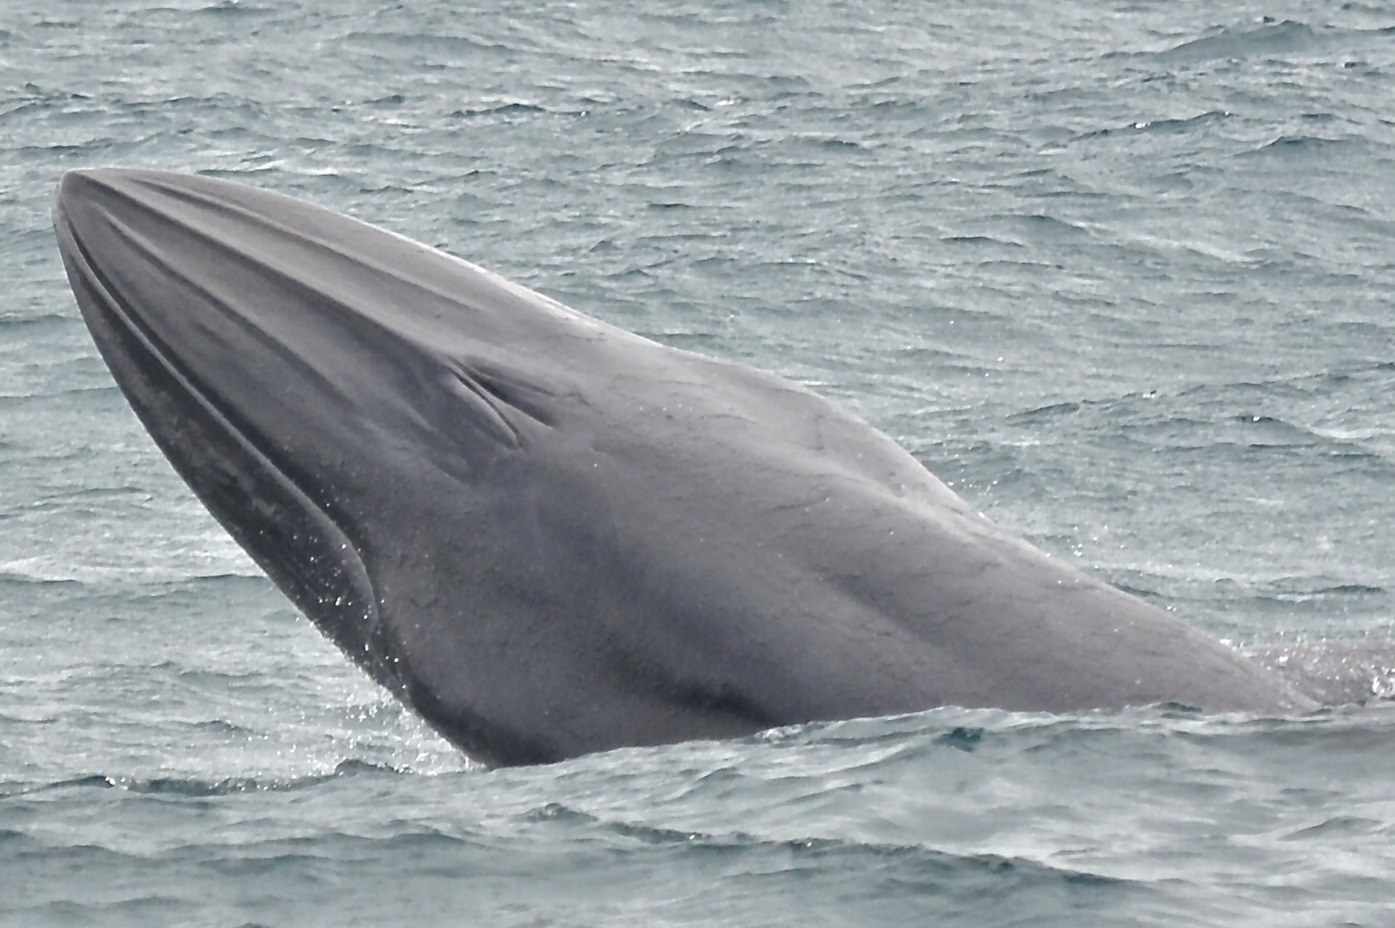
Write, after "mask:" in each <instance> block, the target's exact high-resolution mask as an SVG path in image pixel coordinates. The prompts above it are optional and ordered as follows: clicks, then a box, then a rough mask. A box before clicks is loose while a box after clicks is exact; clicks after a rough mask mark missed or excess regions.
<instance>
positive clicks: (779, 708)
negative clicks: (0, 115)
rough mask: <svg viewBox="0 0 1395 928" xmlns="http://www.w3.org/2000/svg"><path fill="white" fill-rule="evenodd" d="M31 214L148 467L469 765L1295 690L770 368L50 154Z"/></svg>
mask: <svg viewBox="0 0 1395 928" xmlns="http://www.w3.org/2000/svg"><path fill="white" fill-rule="evenodd" d="M53 222H54V228H55V232H56V238H57V243H58V247H59V250H60V252H61V254H62V259H63V264H64V267H65V269H66V273H67V278H68V282H69V284H70V286H71V289H72V292H73V294H74V296H75V298H76V302H77V306H78V308H79V310H80V311H81V314H82V317H83V319H84V321H85V322H86V325H87V327H88V329H89V330H90V332H91V335H92V338H93V340H94V341H95V343H96V347H97V349H98V351H99V352H100V354H101V356H102V358H103V359H104V361H105V362H106V364H107V366H108V367H109V368H110V371H111V374H112V376H113V378H114V380H115V382H116V384H117V385H118V386H119V387H120V389H121V391H122V392H123V393H124V395H125V396H126V398H127V399H128V401H129V403H130V405H131V407H132V408H133V409H134V411H135V413H136V415H137V417H138V418H139V420H140V421H141V423H142V424H143V425H144V427H145V429H146V430H147V431H148V432H149V433H150V435H151V437H152V438H153V439H154V441H155V443H156V444H157V445H158V446H159V448H160V449H161V450H162V451H163V453H164V455H165V456H166V457H167V458H168V460H169V462H170V464H171V465H172V466H173V468H174V470H175V471H176V472H177V473H178V474H179V475H180V476H181V477H182V478H183V480H184V481H185V482H186V483H187V484H188V486H189V487H190V488H191V489H192V491H193V493H194V494H195V495H196V496H197V497H198V499H199V500H200V501H202V503H203V504H204V506H206V507H207V509H208V511H209V512H210V513H211V514H212V515H213V517H214V518H215V519H216V520H217V521H218V522H219V523H220V524H221V525H222V526H223V527H224V529H226V530H227V531H228V532H229V533H230V534H231V536H232V537H233V538H234V539H235V540H236V541H237V543H238V544H239V545H241V547H242V548H244V549H245V550H246V551H247V553H248V554H249V555H250V556H251V558H252V559H253V560H254V561H255V562H256V564H257V565H258V566H259V567H260V568H261V569H262V570H263V571H265V573H266V575H267V576H268V577H269V578H270V580H271V581H272V582H273V583H274V584H275V585H276V586H277V587H278V588H279V589H280V590H281V591H283V592H284V594H285V595H286V596H287V597H288V598H289V600H290V601H291V602H292V603H293V604H294V606H295V607H296V609H297V610H298V611H300V612H301V613H303V614H304V615H305V616H306V617H308V618H309V619H310V621H311V622H313V623H314V625H315V626H316V627H317V628H319V630H320V631H321V632H323V633H324V635H326V636H327V637H328V638H329V639H331V640H332V641H333V642H334V643H335V644H336V645H338V647H339V648H341V649H342V650H343V651H344V652H345V654H347V655H348V657H349V658H351V659H352V660H353V661H354V662H355V663H356V664H358V665H359V666H360V667H361V668H362V669H363V670H365V671H366V672H367V673H368V674H369V675H370V676H371V677H372V678H373V679H374V680H376V681H377V682H378V683H379V684H380V685H381V686H383V687H385V688H386V689H387V690H388V691H390V692H391V693H392V694H394V695H395V696H396V697H397V698H398V699H400V700H401V701H402V702H403V703H404V704H405V705H406V706H408V707H409V708H410V709H411V710H412V711H413V712H415V713H416V714H418V715H419V716H420V717H421V718H422V719H424V720H425V721H426V722H427V723H428V724H429V725H430V726H431V727H432V728H434V729H435V730H436V731H438V732H440V733H441V734H442V735H443V736H444V737H445V738H446V739H448V740H449V741H450V742H452V743H453V744H455V745H457V746H458V747H459V748H460V749H461V750H462V751H464V752H465V753H466V754H468V755H469V756H471V757H472V758H474V759H476V760H478V761H481V762H483V763H485V764H488V765H518V764H538V763H551V762H555V761H560V760H564V759H567V758H571V757H576V756H578V755H583V754H587V753H590V752H596V751H604V750H610V749H614V748H620V747H627V746H641V745H658V744H666V743H673V742H679V741H688V740H694V739H722V738H732V737H743V736H749V735H751V734H753V733H757V732H760V731H763V730H766V729H771V728H776V727H780V726H787V725H798V724H803V723H808V722H817V721H830V720H841V719H851V718H862V717H878V716H888V715H897V714H903V713H910V712H919V711H922V710H927V709H931V708H935V707H943V706H963V707H994V708H1000V709H1004V710H1012V711H1027V712H1045V713H1059V714H1071V713H1081V712H1091V711H1096V710H1117V709H1122V708H1124V707H1130V706H1148V705H1156V704H1171V705H1179V706H1185V707H1190V708H1194V709H1197V710H1200V711H1204V712H1220V713H1244V714H1251V715H1260V716H1276V715H1290V714H1293V713H1302V712H1306V711H1309V710H1311V709H1312V708H1314V706H1315V702H1314V701H1313V700H1312V699H1310V698H1309V697H1308V696H1305V695H1302V694H1300V693H1299V692H1298V691H1297V690H1295V689H1294V688H1293V687H1292V686H1290V684H1289V683H1288V682H1286V681H1285V680H1284V679H1282V678H1281V677H1280V676H1279V675H1277V674H1275V673H1273V672H1271V671H1270V670H1268V669H1266V668H1264V667H1262V666H1260V665H1259V664H1257V663H1255V662H1253V661H1251V660H1250V659H1249V658H1247V657H1246V656H1244V655H1243V654H1241V653H1239V652H1237V651H1236V650H1234V649H1232V648H1231V647H1229V646H1227V645H1226V644H1224V643H1222V642H1220V641H1219V640H1217V639H1215V638H1213V637H1211V636H1210V635H1207V634H1205V633H1204V632H1202V631H1200V630H1198V629H1196V628H1194V627H1192V626H1191V625H1189V624H1187V623H1186V622H1184V621H1182V620H1181V619H1179V618H1178V617H1176V616H1174V615H1172V614H1170V613H1169V612H1167V611H1164V610H1163V609H1161V608H1158V607H1156V606H1154V605H1151V604H1149V603H1146V602H1144V601H1142V600H1140V599H1138V598H1136V597H1134V596H1131V595H1128V594H1126V593H1124V592H1121V591H1120V590H1117V589H1115V588H1113V587H1110V586H1109V585H1107V584H1105V583H1103V582H1101V581H1100V580H1098V579H1095V578H1093V577H1090V576H1088V575H1086V574H1085V573H1083V572H1081V571H1079V570H1077V569H1075V568H1073V567H1072V566H1070V565H1068V564H1066V563H1064V562H1063V561H1062V560H1061V559H1059V558H1056V557H1052V556H1049V555H1048V554H1046V553H1044V552H1042V551H1040V550H1038V549H1037V548H1035V547H1033V546H1031V545H1030V544H1028V543H1027V542H1025V541H1023V540H1021V539H1019V538H1017V537H1014V536H1013V535H1012V534H1011V533H1009V532H1006V531H1004V530H1002V529H1000V528H999V527H998V526H997V525H995V524H994V523H993V522H992V521H990V520H989V519H988V518H986V517H985V516H984V515H982V514H980V513H979V512H978V511H976V510H975V508H974V507H972V506H970V505H969V504H968V503H966V502H965V501H964V500H963V499H961V498H960V497H959V496H957V495H956V494H955V493H954V492H953V491H951V490H950V489H949V488H948V487H947V486H946V485H945V484H943V483H942V482H940V481H939V480H937V479H936V478H935V477H934V476H933V475H932V474H931V473H930V472H929V471H928V470H927V469H926V468H925V467H924V466H923V465H922V464H921V463H920V462H919V461H918V460H916V459H915V458H914V457H912V456H911V455H910V454H909V453H908V452H906V451H905V450H903V449H902V448H901V447H899V446H898V445H897V444H896V443H895V442H893V441H892V440H891V439H890V438H888V437H887V436H885V435H883V434H882V433H880V432H879V431H877V430H876V429H874V428H873V427H872V426H870V425H868V424H867V423H866V422H864V421H862V420H860V419H859V418H857V417H856V416H854V415H852V414H850V413H849V412H847V411H845V410H843V409H841V408H840V407H838V406H837V405H835V404H833V403H831V402H829V401H828V400H826V399H823V398H821V397H819V396H818V395H816V394H815V393H813V392H811V391H810V390H809V389H806V388H805V387H803V386H800V385H797V384H795V383H793V382H791V381H789V380H786V379H783V378H781V377H778V376H775V375H773V374H770V373H764V372H761V371H757V370H754V369H751V368H749V367H746V366H742V365H738V364H734V363H730V362H727V361H724V360H720V359H714V358H709V357H703V356H701V355H698V354H694V353H690V352H687V351H682V350H677V349H675V348H672V347H667V346H664V345H661V344H658V343H656V342H654V341H651V340H648V339H646V338H643V337H640V336H638V335H635V334H632V333H630V332H627V331H624V330H621V329H619V328H616V327H613V326H611V325H607V324H605V323H603V322H601V321H598V320H597V319H594V318H591V317H589V316H587V315H584V314H582V313H579V312H576V311H574V310H572V309H569V308H567V307H566V306H563V305H562V304H560V303H558V302H557V301H555V300H553V299H550V298H548V297H546V296H543V295H540V294H538V293H536V292H534V291H532V290H529V289H527V288H525V287H523V286H520V285H519V284H516V283H513V282H510V281H508V280H506V279H504V278H502V277H500V276H497V275H495V274H493V273H491V272H489V271H487V270H484V269H482V268H480V267H478V266H476V265H474V264H471V263H469V262H467V261H465V260H463V259H461V258H459V257H455V256H452V255H450V254H447V253H445V252H443V251H440V250H437V249H435V248H431V247H428V246H426V245H423V244H420V243H417V242H414V241H411V240H409V239H407V238H405V237H402V236H400V235H397V234H394V233H392V232H389V231H386V230H383V229H379V228H376V227H374V226H371V225H368V224H366V223H363V222H360V221H358V220H356V219H353V218H350V217H348V216H345V215H342V214H339V213H337V212H334V211H331V210H329V209H325V208H322V207H319V206H316V205H313V204H310V203H307V202H304V201H301V200H298V199H293V198H290V197H287V196H284V195H282V194H279V193H275V192H271V191H268V190H264V189H258V188H255V187H252V186H247V185H243V184H240V183H236V182H233V181H229V180H224V179H217V178H213V177H208V176H202V175H197V174H181V173H171V172H161V171H149V170H137V169H124V168H92V169H84V170H74V171H70V172H68V173H67V174H65V175H64V176H63V177H62V178H61V180H60V182H59V184H58V189H57V191H56V194H55V198H54V204H53Z"/></svg>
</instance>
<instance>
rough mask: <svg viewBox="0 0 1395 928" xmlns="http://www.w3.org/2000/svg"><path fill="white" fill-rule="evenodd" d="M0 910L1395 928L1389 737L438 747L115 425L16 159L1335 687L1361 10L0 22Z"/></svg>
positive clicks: (1368, 625) (573, 13)
mask: <svg viewBox="0 0 1395 928" xmlns="http://www.w3.org/2000/svg"><path fill="white" fill-rule="evenodd" d="M0 88H3V93H0V280H3V282H4V287H3V290H0V925H3V926H10V925H14V926H39V928H43V926H59V925H63V926H67V925H89V924H100V925H133V926H163V925H199V926H245V925H261V926H301V925H334V926H344V925H385V924H388V925H392V924H412V925H460V924H465V925H469V924H486V923H487V924H492V925H517V926H543V925H565V926H573V925H587V926H590V925H597V926H601V925H646V926H649V925H742V926H766V925H772V926H773V925H781V926H784V925H829V926H834V925H858V926H862V925H882V924H885V925H908V924H930V925H964V926H983V925H994V926H998V925H1033V926H1037V925H1070V926H1078V925H1156V926H1187V925H1197V926H1202V925H1205V926H1211V925H1275V926H1280V925H1293V926H1314V925H1367V926H1386V925H1390V924H1395V849H1393V848H1395V764H1392V762H1391V761H1392V757H1395V711H1392V709H1391V708H1389V707H1388V706H1384V705H1381V704H1380V701H1379V700H1375V701H1374V702H1373V704H1371V705H1367V706H1364V707H1351V708H1343V709H1338V710H1330V711H1326V712H1323V713H1320V714H1318V715H1316V716H1311V717H1304V718H1292V719H1257V718H1244V717H1209V716H1203V715H1197V714H1194V713H1189V712H1184V711H1180V710H1175V709H1168V708H1156V709H1147V710H1133V711H1128V712H1124V713H1102V714H1092V715H1086V716H1082V717H1076V718H1060V717H1052V716H1045V715H1028V714H1011V713H1004V712H996V711H965V710H960V709H943V710H938V711H932V712H927V713H923V714H919V715H914V716H908V717H902V718H894V719H878V720H863V721H856V722H845V723H838V724H823V725H811V726H806V727H803V728H799V729H790V730H780V731H776V732H771V733H767V734H764V735H761V736H757V737H753V738H749V739H745V740H739V741H731V742H721V743H701V742H699V743H689V744H682V745H675V746H670V747H664V748H655V749H642V750H626V751H617V752H612V753H608V754H602V755H595V756H590V757H585V758H581V759H578V760H575V761H572V762H569V763H564V764H559V765H555V766H548V767H536V768H520V769H511V770H496V771H490V770H486V769H484V768H482V767H479V766H475V765H472V764H471V763H470V762H469V761H468V760H467V759H466V758H464V757H462V756H461V755H460V754H458V753H457V752H456V751H455V750H453V749H452V748H451V747H450V746H449V745H447V744H446V743H444V742H443V741H441V740H440V739H439V738H437V737H436V736H434V735H433V734H432V733H431V732H430V731H429V730H428V729H426V728H425V727H424V726H423V725H422V724H421V723H419V722H418V721H416V720H415V719H414V718H413V717H412V716H410V715H409V714H407V713H405V712H404V711H403V710H402V709H400V708H399V707H398V706H397V705H396V704H395V703H393V702H392V701H391V700H390V699H389V698H388V697H386V696H385V695H384V694H383V693H382V692H380V691H379V690H378V689H376V688H375V687H374V686H373V685H372V684H371V683H370V682H369V681H368V680H367V678H366V677H364V676H363V675H362V674H360V673H359V672H358V671H357V670H355V669H354V668H353V667H351V666H350V665H349V663H348V662H347V661H345V660H344V659H343V658H342V657H341V656H340V655H339V653H338V652H337V651H336V650H335V649H334V648H333V647H332V646H331V645H330V644H329V643H328V642H326V641H324V640H322V639H321V638H320V637H319V635H318V634H317V633H316V632H315V631H314V629H313V628H312V627H311V626H310V625H309V623H308V622H307V621H305V620H304V619H302V618H300V617H298V616H297V615H296V614H295V612H294V611H293V610H292V609H291V608H290V606H289V605H288V604H287V602H286V601H285V600H284V599H283V598H282V597H281V596H280V595H279V594H278V593H277V592H276V591H275V590H274V588H272V587H271V585H270V584H269V582H268V581H267V580H265V579H264V578H263V577H262V576H261V574H260V573H259V572H258V571H257V569H256V568H255V567H254V566H253V565H252V563H251V562H250V561H249V560H248V559H247V558H246V557H245V556H244V555H243V554H242V553H241V552H240V550H239V549H238V548H237V547H236V546H235V545H234V544H233V543H232V542H231V541H230V540H229V539H228V538H227V537H226V536H225V535H224V534H223V532H222V531H221V530H220V529H219V528H218V527H217V526H216V525H215V524H214V523H213V521H212V519H211V518H210V517H208V516H207V514H205V513H204V511H203V510H202V508H201V507H200V506H199V504H198V503H197V502H196V501H195V500H194V499H193V498H192V497H191V495H190V494H189V493H188V492H187V491H186V490H185V489H184V487H183V485H182V484H181V483H180V481H179V480H178V478H177V477H176V476H175V475H174V473H173V472H172V470H171V469H170V468H169V467H168V465H167V464H166V463H165V462H164V460H163V458H162V457H161V456H160V454H159V452H158V451H157V450H156V449H155V447H154V445H153V444H152V443H151V442H150V441H149V439H148V438H147V437H146V436H145V434H144V432H143V431H142V430H141V428H140V426H139V425H138V423H137V422H136V420H135V418H134V416H133V415H132V414H131V412H130V411H129V409H128V407H127V406H126V404H125V402H124V400H123V399H122V397H121V395H120V394H119V392H118V390H117V389H116V387H115V386H114V384H113V382H112V380H111V378H110V376H109V375H108V373H107V371H106V369H105V367H104V366H103V364H102V363H101V361H100V359H99V358H98V356H97V352H96V350H95V348H94V347H93V345H92V344H91V341H90V339H89V338H88V336H87V334H86V331H85V329H84V328H83V326H82V323H81V321H80V319H79V316H78V313H77V310H76V308H75V306H74V304H73V302H72V298H71V296H70V294H69V292H68V289H67V285H66V283H65V281H64V278H63V273H62V269H61V266H60V263H59V260H58V255H57V251H56V248H55V247H54V243H53V240H52V234H51V232H50V228H49V219H48V210H49V203H50V195H51V191H52V188H53V186H54V184H55V183H56V182H57V180H58V177H59V176H60V174H61V173H62V171H64V170H66V169H68V168H74V167H82V166H92V165H97V164H121V165H128V166H148V167H157V168H168V169H178V170H187V171H202V172H207V173H211V174H215V175H218V176H224V177H231V178H235V179H239V180H242V181H244V182H248V183H253V184H258V185H261V186H265V187H269V188H272V189H276V190H281V191H284V192H287V193H292V194H295V195H299V196H303V197H306V198H309V199H312V200H315V201H316V202H319V203H322V204H325V205H328V206H331V207H334V208H336V209H339V210H342V211H345V212H348V213H351V214H353V215H356V216H358V217H360V218H363V219H366V220H369V221H371V222H375V223H378V224H380V225H383V226H386V227H388V228H390V229H392V230H394V231H397V232H400V233H403V234H405V235H408V236H411V237H414V238H418V239H422V240H424V241H427V242H430V243H432V244H436V245H440V246H442V247H444V248H446V249H447V250H450V251H452V252H454V253H457V254H459V255H461V256H463V257H466V258H469V259H470V260H473V261H475V262H477V263H480V264H483V265H485V266H487V267H490V268H492V269H494V270H497V271H499V272H501V273H503V274H505V275H506V276H509V277H511V278H513V279H516V280H518V281H520V282H522V283H525V284H526V285H528V286H531V287H533V288H535V289H539V290H541V291H543V292H545V293H548V294H550V295H552V296H555V297H557V298H558V299H560V300H562V301H563V302H565V303H568V304H569V305H572V306H574V307H576V308H578V309H581V310H583V311H586V312H588V313H591V314H594V315H596V316H598V317H600V318H602V319H605V320H607V321H609V322H611V323H614V324H617V325H620V326H622V327H625V328H628V329H631V330H634V331H637V332H640V333H642V334H644V335H647V336H649V337H652V338H655V339H658V340H660V341H662V342H665V343H668V344H672V345H677V346H681V347H684V348H689V349H693V350H697V351H701V352H705V353H708V354H712V355H716V356H719V357H724V358H728V359H733V360H737V361H742V362H745V363H748V364H752V365H755V366H757V367H760V368H763V369H767V370H773V371H776V372H779V373H781V374H783V375H785V376H788V377H791V378H793V379H795V380H798V381H800V382H803V383H806V384H808V385H810V386H812V387H813V388H815V389H817V390H818V391H820V392H822V393H824V394H825V395H828V396H830V397H832V398H834V399H836V400H837V401H839V402H841V403H843V404H845V405H846V406H848V407H850V408H852V409H853V410H855V411H856V412H857V413H858V414H860V415H861V416H863V417H864V418H866V419H867V420H869V421H871V422H872V423H874V424H875V425H877V426H878V427H879V428H881V429H883V430H884V431H886V432H887V433H888V434H890V435H892V436H893V437H894V438H896V439H897V440H898V441H899V442H901V443H902V444H903V445H904V446H906V447H907V448H908V449H910V450H911V451H912V452H913V453H914V454H915V455H916V456H917V457H918V458H920V459H921V460H922V461H923V462H924V463H925V464H926V465H927V466H928V467H929V468H930V469H931V470H933V471H934V472H935V473H937V474H938V475H940V476H941V477H942V478H943V479H944V480H946V481H947V482H948V483H950V484H951V485H952V486H953V487H954V488H955V489H956V490H957V491H958V492H960V493H961V494H962V495H963V496H965V497H966V498H967V499H969V500H970V501H971V502H972V503H973V504H974V505H975V506H977V507H978V508H980V509H981V510H982V511H984V512H985V513H987V514H988V515H989V516H990V517H992V518H993V519H995V520H996V521H998V522H999V523H1001V524H1003V525H1005V526H1007V527H1010V528H1012V529H1013V530H1015V531H1017V532H1019V533H1021V534H1022V535H1024V536H1026V537H1027V538H1029V539H1031V540H1032V541H1033V542H1034V543H1036V544H1038V545H1040V546H1041V547H1043V548H1045V549H1047V550H1049V551H1051V552H1053V553H1055V554H1057V555H1058V556H1060V557H1062V558H1068V559H1071V560H1072V561H1073V562H1075V563H1078V564H1080V565H1081V566H1082V567H1084V568H1085V569H1087V570H1089V571H1091V572H1093V573H1094V574H1096V575H1097V576H1102V577H1104V578H1106V579H1108V580H1109V581H1110V582H1112V583H1114V584H1116V585H1118V586H1120V587H1123V588H1125V589H1127V590H1129V591H1131V592H1133V593H1135V594H1137V595H1140V596H1142V597H1144V598H1146V599H1148V600H1150V601H1153V602H1155V603H1157V604H1159V605H1161V606H1163V607H1165V608H1167V609H1170V610H1173V611H1175V612H1176V613H1177V614H1179V615H1180V616H1182V617H1184V618H1185V619H1186V620H1187V621H1189V622H1192V623H1194V624H1195V625H1197V626H1199V627H1202V628H1205V629H1207V630H1208V631H1210V632H1211V633H1213V634H1215V635H1217V636H1219V637H1222V638H1225V639H1227V640H1229V641H1231V642H1233V643H1235V644H1236V645H1239V646H1245V647H1250V648H1254V649H1258V650H1262V651H1264V652H1265V653H1266V654H1267V655H1269V658H1270V659H1271V660H1279V659H1281V657H1282V655H1284V654H1290V653H1291V654H1294V655H1297V656H1296V657H1294V660H1295V661H1298V660H1306V659H1307V658H1306V657H1304V656H1303V655H1309V654H1317V655H1319V658H1320V659H1321V660H1325V661H1326V662H1327V665H1328V668H1329V670H1330V671H1332V672H1337V670H1339V669H1340V671H1341V672H1343V673H1347V674H1348V676H1350V677H1351V678H1352V679H1355V680H1356V681H1357V683H1358V684H1359V686H1365V687H1366V688H1367V689H1369V690H1370V691H1371V693H1372V695H1373V696H1381V695H1389V693H1390V692H1391V683H1392V677H1391V675H1392V666H1395V661H1391V662H1387V661H1386V660H1385V657H1384V656H1383V655H1385V654H1386V653H1387V651H1385V650H1382V649H1389V648H1390V647H1391V646H1395V627H1393V625H1395V623H1393V622H1392V619H1393V616H1392V612H1395V609H1393V597H1395V538H1392V532H1391V528H1390V527H1391V525H1392V524H1395V413H1392V401H1391V396H1392V394H1393V393H1395V102H1392V101H1395V5H1392V4H1390V3H1379V2H1371V3H1362V2H1350V3H1344V4H1340V5H1338V4H1333V3H1316V2H1312V3H1302V2H1272V3H1265V4H1260V3H1252V2H1240V0H1237V2H1222V0H1197V2H1192V3H1186V4H1181V3H1149V2H1117V0H1116V2H1113V3H1085V2H1080V0H1067V2H1064V3H1059V4H1053V5H1050V6H1049V7H1043V6H1041V5H1032V4H1014V3H987V4H983V3H968V2H962V0H961V2H950V3H936V4H927V3H919V2H913V0H848V2H831V3H821V4H813V3H798V2H793V0H788V2H779V0H764V2H762V0H749V2H738V0H726V2H722V0H713V2H707V3H703V4H693V3H686V2H674V3H657V2H653V3H641V2H636V0H621V2H619V3H598V2H593V0H574V2H552V3H548V2H542V3H529V4H523V3H507V2H505V3H496V4H480V5H478V7H477V8H467V7H465V6H464V5H461V4H456V3H448V2H445V0H403V2H395V3H394V2H387V0H342V2H340V3H336V4H325V3H318V2H311V0H277V2H273V0H227V2H221V3H210V2H206V0H165V2H163V3H155V2H151V0H103V2H95V0H65V2H62V3H52V2H48V0H5V2H4V4H3V6H0Z"/></svg>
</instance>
